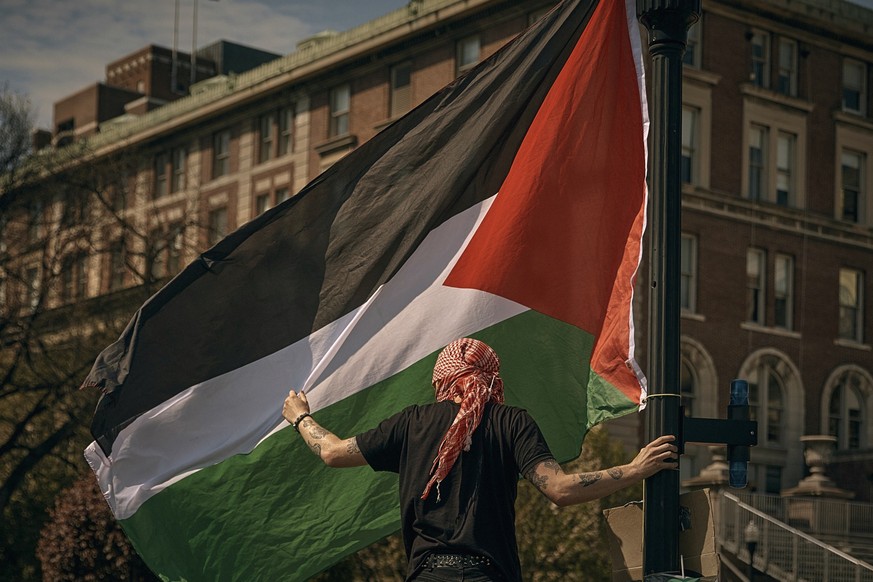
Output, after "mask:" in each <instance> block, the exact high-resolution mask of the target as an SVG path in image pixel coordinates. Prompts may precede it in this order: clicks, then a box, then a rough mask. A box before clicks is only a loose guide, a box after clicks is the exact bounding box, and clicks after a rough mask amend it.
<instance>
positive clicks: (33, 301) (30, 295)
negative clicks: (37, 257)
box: [24, 265, 40, 309]
mask: <svg viewBox="0 0 873 582" xmlns="http://www.w3.org/2000/svg"><path fill="white" fill-rule="evenodd" d="M24 293H25V304H26V305H27V306H28V307H30V308H31V309H36V307H37V306H39V295H40V284H39V267H37V266H36V265H34V266H31V267H27V268H26V269H25V270H24Z"/></svg>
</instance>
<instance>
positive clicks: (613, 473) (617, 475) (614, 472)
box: [607, 467, 624, 481]
mask: <svg viewBox="0 0 873 582" xmlns="http://www.w3.org/2000/svg"><path fill="white" fill-rule="evenodd" d="M607 473H609V476H610V477H612V478H613V479H615V480H616V481H618V480H619V479H621V476H622V475H624V472H623V471H622V470H621V469H619V468H618V467H613V468H612V469H609V470H608V471H607Z"/></svg>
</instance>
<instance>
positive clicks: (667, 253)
mask: <svg viewBox="0 0 873 582" xmlns="http://www.w3.org/2000/svg"><path fill="white" fill-rule="evenodd" d="M699 14H700V0H637V15H638V16H639V19H640V22H642V23H643V24H644V25H645V26H646V28H647V29H648V31H649V53H650V55H651V68H650V78H651V95H652V100H651V103H652V105H651V108H650V110H651V114H650V116H651V121H652V127H651V129H652V142H651V143H652V152H651V156H652V166H651V168H652V172H651V180H650V186H651V192H650V194H651V204H650V208H651V214H650V225H651V230H650V254H649V257H650V262H649V268H650V274H651V277H650V279H649V281H650V292H649V351H648V363H649V397H650V400H649V402H648V404H647V409H648V416H647V428H646V432H647V435H648V438H649V440H652V439H654V438H656V437H658V436H661V435H664V434H672V435H676V436H677V439H678V436H679V430H680V420H681V419H680V409H679V405H680V402H679V397H678V396H679V309H680V304H679V284H680V270H679V268H680V242H681V232H682V227H681V197H680V196H681V191H680V186H681V171H680V170H681V147H682V55H683V53H684V51H685V43H686V40H687V36H688V27H689V26H690V25H691V24H692V23H694V22H695V21H696V20H697V19H698V17H699ZM644 499H645V504H644V514H643V575H644V576H647V575H649V574H656V573H659V572H676V571H678V570H679V473H678V471H661V472H660V473H658V474H657V475H655V476H653V477H651V478H650V479H647V480H646V482H645V498H644Z"/></svg>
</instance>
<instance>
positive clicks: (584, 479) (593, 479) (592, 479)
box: [579, 471, 603, 487]
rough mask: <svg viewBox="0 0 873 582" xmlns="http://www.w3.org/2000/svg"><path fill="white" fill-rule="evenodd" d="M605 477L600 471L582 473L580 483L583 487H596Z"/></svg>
mask: <svg viewBox="0 0 873 582" xmlns="http://www.w3.org/2000/svg"><path fill="white" fill-rule="evenodd" d="M602 477H603V473H601V472H600V471H596V472H594V473H581V474H580V475H579V483H580V484H581V485H582V487H588V486H590V485H594V484H595V483H597V482H598V481H600V479H601V478H602Z"/></svg>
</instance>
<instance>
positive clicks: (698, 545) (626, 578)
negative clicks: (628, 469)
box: [603, 489, 719, 582]
mask: <svg viewBox="0 0 873 582" xmlns="http://www.w3.org/2000/svg"><path fill="white" fill-rule="evenodd" d="M714 497H715V496H714V494H712V493H711V492H710V491H709V489H702V490H700V491H692V492H690V493H685V494H684V495H681V496H679V506H680V512H681V517H680V522H681V523H682V524H683V526H684V527H685V529H684V531H683V530H681V529H680V532H679V553H680V554H681V555H682V560H683V562H684V564H685V570H686V575H691V574H690V572H694V573H696V574H699V575H702V576H705V577H710V576H717V575H718V566H719V561H718V552H717V549H716V544H715V517H714V516H715V510H714V505H715V499H714ZM603 514H604V516H606V524H607V537H608V539H609V554H610V559H611V560H612V580H613V582H630V581H633V580H642V579H643V549H642V548H643V507H642V502H640V503H634V504H630V505H625V506H624V507H614V508H612V509H607V510H604V512H603Z"/></svg>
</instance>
